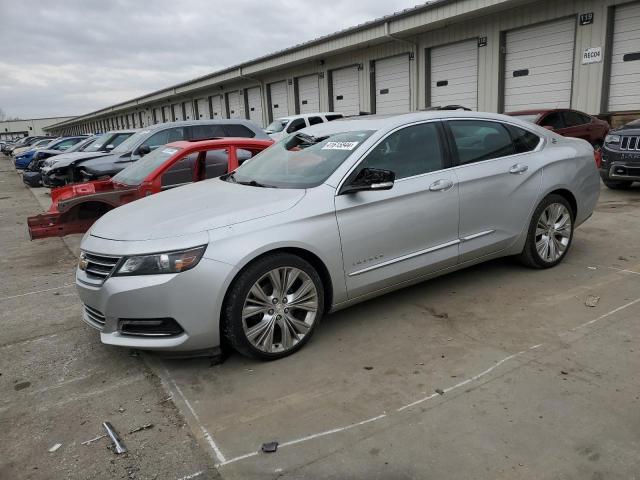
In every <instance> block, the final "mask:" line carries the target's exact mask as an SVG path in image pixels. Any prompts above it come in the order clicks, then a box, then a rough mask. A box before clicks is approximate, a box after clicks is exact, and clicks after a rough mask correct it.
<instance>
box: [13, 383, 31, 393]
mask: <svg viewBox="0 0 640 480" xmlns="http://www.w3.org/2000/svg"><path fill="white" fill-rule="evenodd" d="M30 386H31V382H20V383H16V384H15V385H14V386H13V389H14V390H16V391H19V390H24V389H25V388H28V387H30Z"/></svg>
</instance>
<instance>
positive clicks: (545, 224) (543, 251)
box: [535, 203, 572, 263]
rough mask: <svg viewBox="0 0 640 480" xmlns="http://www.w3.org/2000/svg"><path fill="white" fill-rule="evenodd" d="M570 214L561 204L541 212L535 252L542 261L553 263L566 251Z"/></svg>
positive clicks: (553, 204)
mask: <svg viewBox="0 0 640 480" xmlns="http://www.w3.org/2000/svg"><path fill="white" fill-rule="evenodd" d="M571 233H572V223H571V213H570V212H569V210H568V209H567V207H565V206H564V205H562V204H561V203H552V204H550V205H549V206H547V208H545V209H544V210H543V211H542V214H541V215H540V218H538V223H537V225H536V235H535V242H536V250H537V252H538V255H539V256H540V258H541V259H542V260H544V261H545V262H548V263H553V262H555V261H557V260H558V259H559V258H561V257H562V256H563V255H564V254H565V252H566V251H567V247H568V246H569V242H570V241H571Z"/></svg>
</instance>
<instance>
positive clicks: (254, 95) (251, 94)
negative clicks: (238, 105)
mask: <svg viewBox="0 0 640 480" xmlns="http://www.w3.org/2000/svg"><path fill="white" fill-rule="evenodd" d="M247 106H248V107H249V120H251V121H252V122H254V123H255V124H256V125H260V126H261V127H264V124H263V123H262V96H261V94H260V87H253V88H248V89H247Z"/></svg>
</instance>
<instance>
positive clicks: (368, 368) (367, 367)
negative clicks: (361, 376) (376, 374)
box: [364, 365, 373, 370]
mask: <svg viewBox="0 0 640 480" xmlns="http://www.w3.org/2000/svg"><path fill="white" fill-rule="evenodd" d="M364 369H365V370H373V367H370V366H368V365H367V366H366V367H364Z"/></svg>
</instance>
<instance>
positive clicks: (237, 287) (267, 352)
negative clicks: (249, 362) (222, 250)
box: [223, 253, 324, 360]
mask: <svg viewBox="0 0 640 480" xmlns="http://www.w3.org/2000/svg"><path fill="white" fill-rule="evenodd" d="M323 307H324V289H323V286H322V280H321V279H320V276H319V275H318V273H317V272H316V270H315V269H314V268H313V266H311V265H310V264H309V263H308V262H307V261H305V260H303V259H302V258H300V257H298V256H296V255H291V254H288V253H276V254H272V255H268V256H265V257H262V258H260V259H258V260H257V261H255V262H254V263H252V264H250V265H249V266H248V267H246V268H245V270H244V271H242V272H241V273H240V275H239V276H238V278H237V279H236V280H235V281H234V283H233V285H232V287H231V289H230V290H229V293H228V295H227V299H226V303H225V309H224V318H223V332H224V335H225V337H226V338H227V340H228V341H229V343H230V344H231V346H233V348H234V349H236V350H237V351H239V352H240V353H242V354H244V355H247V356H250V357H253V358H258V359H261V360H274V359H277V358H282V357H285V356H287V355H291V354H292V353H294V352H296V351H297V350H299V349H300V348H302V347H303V346H304V344H305V343H306V342H308V341H309V339H310V338H311V335H312V334H313V332H314V330H315V327H316V326H317V325H318V323H319V322H320V319H321V318H322V313H323Z"/></svg>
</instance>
